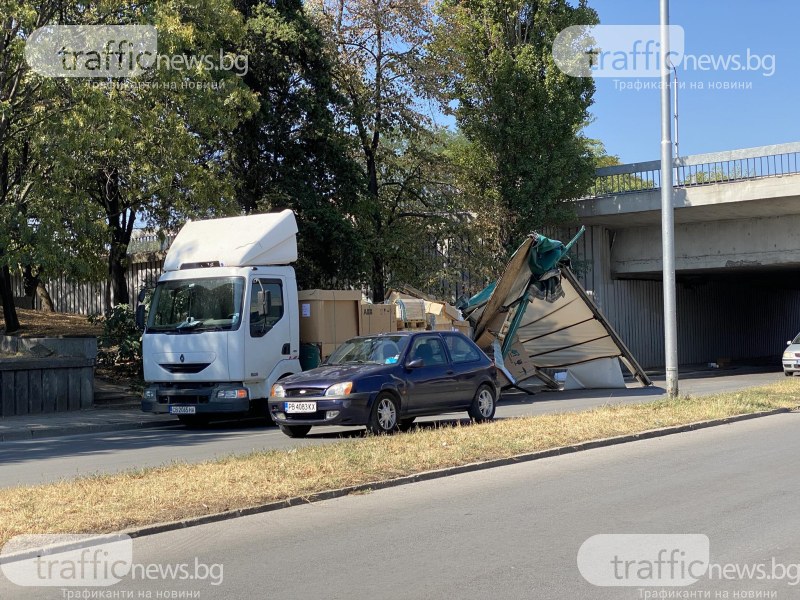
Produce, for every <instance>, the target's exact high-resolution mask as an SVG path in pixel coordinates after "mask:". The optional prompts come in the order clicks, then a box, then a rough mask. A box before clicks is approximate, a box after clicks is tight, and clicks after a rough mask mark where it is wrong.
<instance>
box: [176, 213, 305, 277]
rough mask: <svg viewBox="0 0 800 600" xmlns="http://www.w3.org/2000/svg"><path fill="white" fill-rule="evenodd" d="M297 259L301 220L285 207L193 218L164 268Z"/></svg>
mask: <svg viewBox="0 0 800 600" xmlns="http://www.w3.org/2000/svg"><path fill="white" fill-rule="evenodd" d="M296 260H297V222H296V221H295V218H294V213H293V212H292V211H291V210H284V211H282V212H279V213H268V214H261V215H247V216H243V217H228V218H224V219H208V220H204V221H189V222H188V223H186V225H184V226H183V228H182V229H181V230H180V232H179V233H178V235H177V237H176V238H175V241H174V242H172V246H170V249H169V252H168V253H167V257H166V259H165V260H164V270H165V271H178V270H180V269H187V268H193V267H204V266H209V267H211V266H220V267H249V266H258V265H288V264H290V263H293V262H294V261H296Z"/></svg>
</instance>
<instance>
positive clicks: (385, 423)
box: [367, 393, 400, 435]
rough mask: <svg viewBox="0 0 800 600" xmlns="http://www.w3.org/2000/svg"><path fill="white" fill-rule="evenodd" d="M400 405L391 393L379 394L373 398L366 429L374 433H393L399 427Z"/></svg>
mask: <svg viewBox="0 0 800 600" xmlns="http://www.w3.org/2000/svg"><path fill="white" fill-rule="evenodd" d="M399 414H400V406H399V405H398V403H397V400H396V399H395V398H394V396H392V395H391V394H387V393H383V394H379V395H378V397H377V398H375V404H374V406H373V407H372V414H370V417H369V423H368V424H367V429H368V430H369V431H371V432H372V433H374V434H375V435H381V434H384V433H394V432H395V431H397V430H398V428H399V420H398V415H399Z"/></svg>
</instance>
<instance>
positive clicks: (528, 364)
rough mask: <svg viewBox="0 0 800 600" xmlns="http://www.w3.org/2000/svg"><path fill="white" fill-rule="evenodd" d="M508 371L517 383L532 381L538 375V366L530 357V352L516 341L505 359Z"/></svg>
mask: <svg viewBox="0 0 800 600" xmlns="http://www.w3.org/2000/svg"><path fill="white" fill-rule="evenodd" d="M503 362H504V363H505V366H506V369H508V371H509V372H510V373H511V374H512V375H513V376H514V379H516V380H517V381H524V380H526V379H530V378H531V377H533V376H534V374H535V373H536V366H535V365H534V364H533V359H532V358H530V357H529V356H528V352H527V351H526V350H525V348H524V347H523V346H522V344H521V343H520V342H519V341H515V342H514V344H513V345H512V346H511V349H510V350H509V351H508V355H507V356H506V358H505V361H503Z"/></svg>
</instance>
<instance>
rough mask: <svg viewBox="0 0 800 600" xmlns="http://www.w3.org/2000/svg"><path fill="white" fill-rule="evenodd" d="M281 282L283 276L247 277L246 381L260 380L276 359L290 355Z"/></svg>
mask: <svg viewBox="0 0 800 600" xmlns="http://www.w3.org/2000/svg"><path fill="white" fill-rule="evenodd" d="M284 283H285V282H284V280H283V278H282V277H280V278H278V277H268V278H267V277H255V278H253V279H252V280H251V281H250V286H249V290H248V300H247V302H248V304H247V305H246V306H247V307H248V309H247V313H246V314H247V319H246V327H247V328H248V330H247V331H246V338H245V353H244V362H245V371H244V375H245V381H250V382H263V381H264V380H265V379H266V377H267V376H268V375H269V374H270V372H271V371H272V369H273V367H274V366H275V365H276V364H277V363H278V361H281V360H284V359H286V358H289V355H290V352H291V328H290V323H289V320H290V315H289V314H287V313H288V311H287V310H286V302H285V300H286V291H285V285H284ZM267 393H268V390H267V391H265V394H267Z"/></svg>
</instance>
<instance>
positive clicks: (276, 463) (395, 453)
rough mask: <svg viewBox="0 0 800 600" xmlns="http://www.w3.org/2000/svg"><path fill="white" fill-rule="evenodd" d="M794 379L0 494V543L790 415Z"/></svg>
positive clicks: (799, 387)
mask: <svg viewBox="0 0 800 600" xmlns="http://www.w3.org/2000/svg"><path fill="white" fill-rule="evenodd" d="M799 391H800V380H796V379H791V380H787V381H785V382H781V383H778V384H775V385H771V386H768V387H764V388H760V389H753V390H747V391H742V392H739V393H732V394H724V395H719V396H706V397H701V398H682V399H680V400H676V401H659V402H653V403H647V404H637V405H627V406H605V407H601V408H597V409H594V410H590V411H586V412H580V413H568V414H557V415H541V416H534V417H527V418H520V419H505V420H501V421H496V422H494V423H489V424H486V425H477V426H466V427H460V426H456V427H443V428H439V429H424V430H418V431H412V432H410V433H408V434H403V435H396V436H391V437H366V438H363V439H353V440H345V441H342V442H339V443H337V444H329V445H324V446H306V447H300V448H296V449H291V450H288V451H269V452H254V453H252V454H248V455H244V456H232V457H228V458H225V459H221V460H215V461H210V462H205V463H202V464H195V465H187V464H170V465H166V466H162V467H158V468H150V469H144V470H140V471H131V472H126V473H121V474H117V475H102V476H94V477H84V478H80V479H76V480H69V481H64V482H60V483H55V484H50V485H42V486H26V487H18V488H10V489H4V490H0V544H1V543H4V542H5V541H7V540H8V539H9V538H11V537H12V536H14V535H17V534H22V533H66V532H109V531H118V530H121V529H125V528H128V527H134V526H141V525H146V524H152V523H156V522H161V521H172V520H176V519H180V518H186V517H192V516H199V515H205V514H209V513H214V512H220V511H224V510H229V509H235V508H243V507H248V506H253V505H257V504H260V503H264V502H269V501H274V500H281V499H286V498H291V497H296V496H304V495H308V494H311V493H313V492H318V491H323V490H330V489H336V488H341V487H344V486H349V485H354V484H361V483H369V482H374V481H379V480H386V479H391V478H394V477H398V476H402V475H408V474H412V473H419V472H422V471H427V470H431V469H436V468H442V467H448V466H453V465H461V464H466V463H470V462H475V461H481V460H488V459H493V458H501V457H509V456H514V455H516V454H521V453H525V452H531V451H536V450H544V449H548V448H553V447H557V446H564V445H568V444H574V443H578V442H583V441H587V440H594V439H600V438H605V437H611V436H616V435H622V434H628V433H634V432H641V431H645V430H648V429H654V428H659V427H666V426H670V425H679V424H685V423H690V422H695V421H703V420H708V419H716V418H721V417H728V416H732V415H737V414H744V413H752V412H758V411H763V410H770V409H775V408H784V407H786V408H794V407H795V406H796V405H797V404H798V402H797V396H798V392H799Z"/></svg>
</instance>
